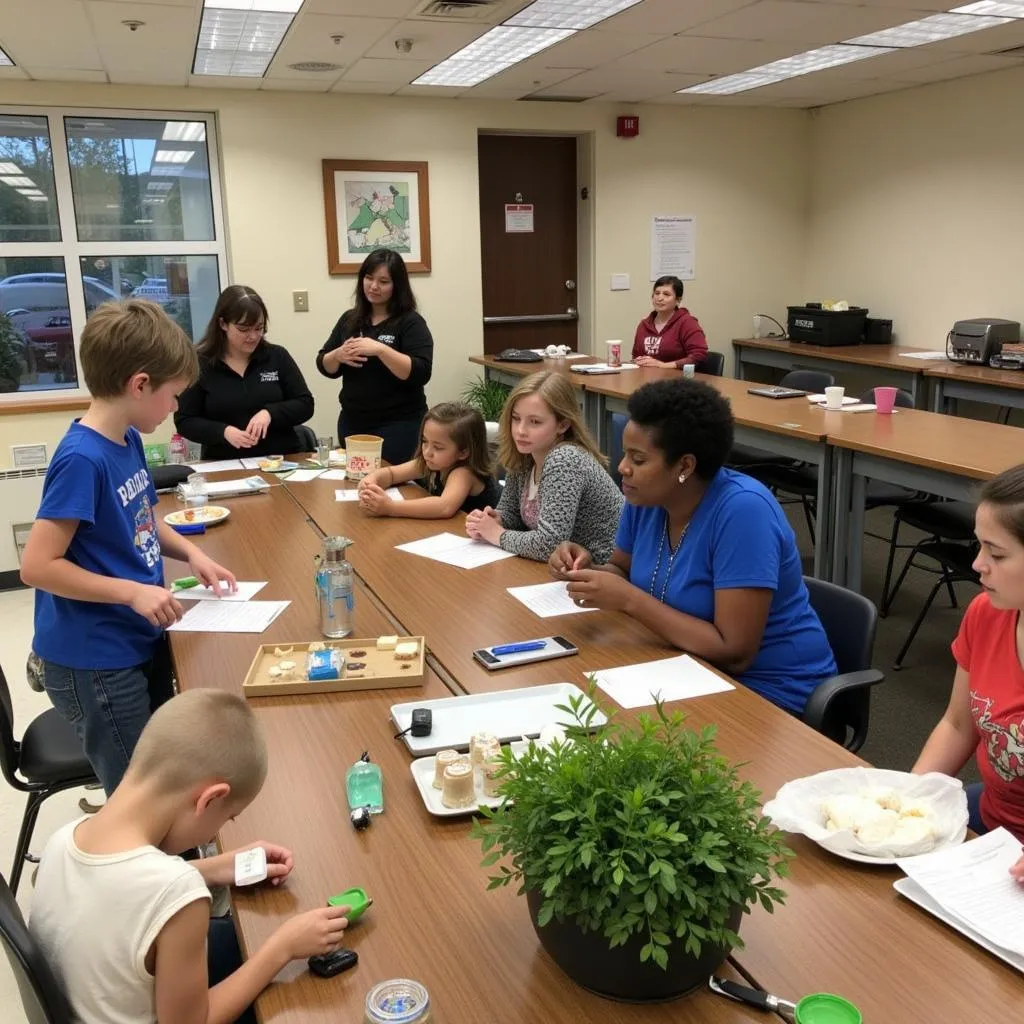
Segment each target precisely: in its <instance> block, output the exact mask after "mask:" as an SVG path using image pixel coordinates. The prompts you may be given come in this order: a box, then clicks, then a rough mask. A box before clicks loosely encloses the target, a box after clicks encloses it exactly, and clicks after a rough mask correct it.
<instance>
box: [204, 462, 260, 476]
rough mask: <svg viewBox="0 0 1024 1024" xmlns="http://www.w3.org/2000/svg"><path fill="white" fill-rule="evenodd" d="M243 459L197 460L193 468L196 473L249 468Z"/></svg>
mask: <svg viewBox="0 0 1024 1024" xmlns="http://www.w3.org/2000/svg"><path fill="white" fill-rule="evenodd" d="M249 468H253V469H255V467H249V466H246V465H244V464H243V463H242V460H241V459H221V460H220V461H219V462H197V463H195V465H193V467H192V470H193V472H195V473H224V472H226V471H227V470H229V469H249Z"/></svg>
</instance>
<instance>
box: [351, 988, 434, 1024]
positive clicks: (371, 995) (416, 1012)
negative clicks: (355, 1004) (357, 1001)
mask: <svg viewBox="0 0 1024 1024" xmlns="http://www.w3.org/2000/svg"><path fill="white" fill-rule="evenodd" d="M431 1021H433V1017H432V1016H431V1013H430V995H429V993H428V992H427V990H426V989H425V988H424V987H423V986H422V985H421V984H420V983H419V982H418V981H412V980H410V979H409V978H393V979H392V980H391V981H382V982H380V984H378V985H374V986H373V988H371V989H370V991H369V992H368V993H367V994H366V1007H365V1011H364V1016H363V1024H430V1022H431Z"/></svg>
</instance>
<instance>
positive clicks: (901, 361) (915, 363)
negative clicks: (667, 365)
mask: <svg viewBox="0 0 1024 1024" xmlns="http://www.w3.org/2000/svg"><path fill="white" fill-rule="evenodd" d="M732 343H733V345H734V346H739V347H740V348H755V349H756V348H763V349H769V350H770V351H772V352H789V353H791V354H792V355H794V356H801V355H802V356H805V357H807V358H811V357H814V358H815V359H830V360H832V361H834V362H837V363H855V364H859V365H861V366H885V367H889V368H891V369H896V370H905V371H906V372H907V373H924V371H925V367H928V366H933V365H936V364H935V363H932V362H931V361H930V360H927V359H909V358H907V357H906V356H905V355H902V353H905V352H926V351H928V352H930V351H938V348H935V349H922V348H917V347H916V346H913V345H810V344H807V343H806V342H803V341H786V340H783V339H782V338H733V340H732ZM936 362H937V363H939V364H941V363H943V362H945V360H944V359H940V360H937V361H936Z"/></svg>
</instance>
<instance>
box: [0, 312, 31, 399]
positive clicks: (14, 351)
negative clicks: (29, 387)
mask: <svg viewBox="0 0 1024 1024" xmlns="http://www.w3.org/2000/svg"><path fill="white" fill-rule="evenodd" d="M21 350H22V343H21V339H20V338H19V336H18V332H17V330H15V327H14V324H12V323H11V321H10V318H9V317H8V316H7V315H6V314H5V313H0V392H11V391H17V390H18V388H19V387H21V375H22V373H23V372H24V370H25V364H24V362H23V361H22V358H21Z"/></svg>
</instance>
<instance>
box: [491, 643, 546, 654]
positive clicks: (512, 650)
mask: <svg viewBox="0 0 1024 1024" xmlns="http://www.w3.org/2000/svg"><path fill="white" fill-rule="evenodd" d="M546 646H547V641H546V640H527V641H525V642H524V643H521V644H502V645H501V646H500V647H492V648H491V654H521V653H522V652H523V651H539V650H540V649H541V648H542V647H546Z"/></svg>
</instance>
